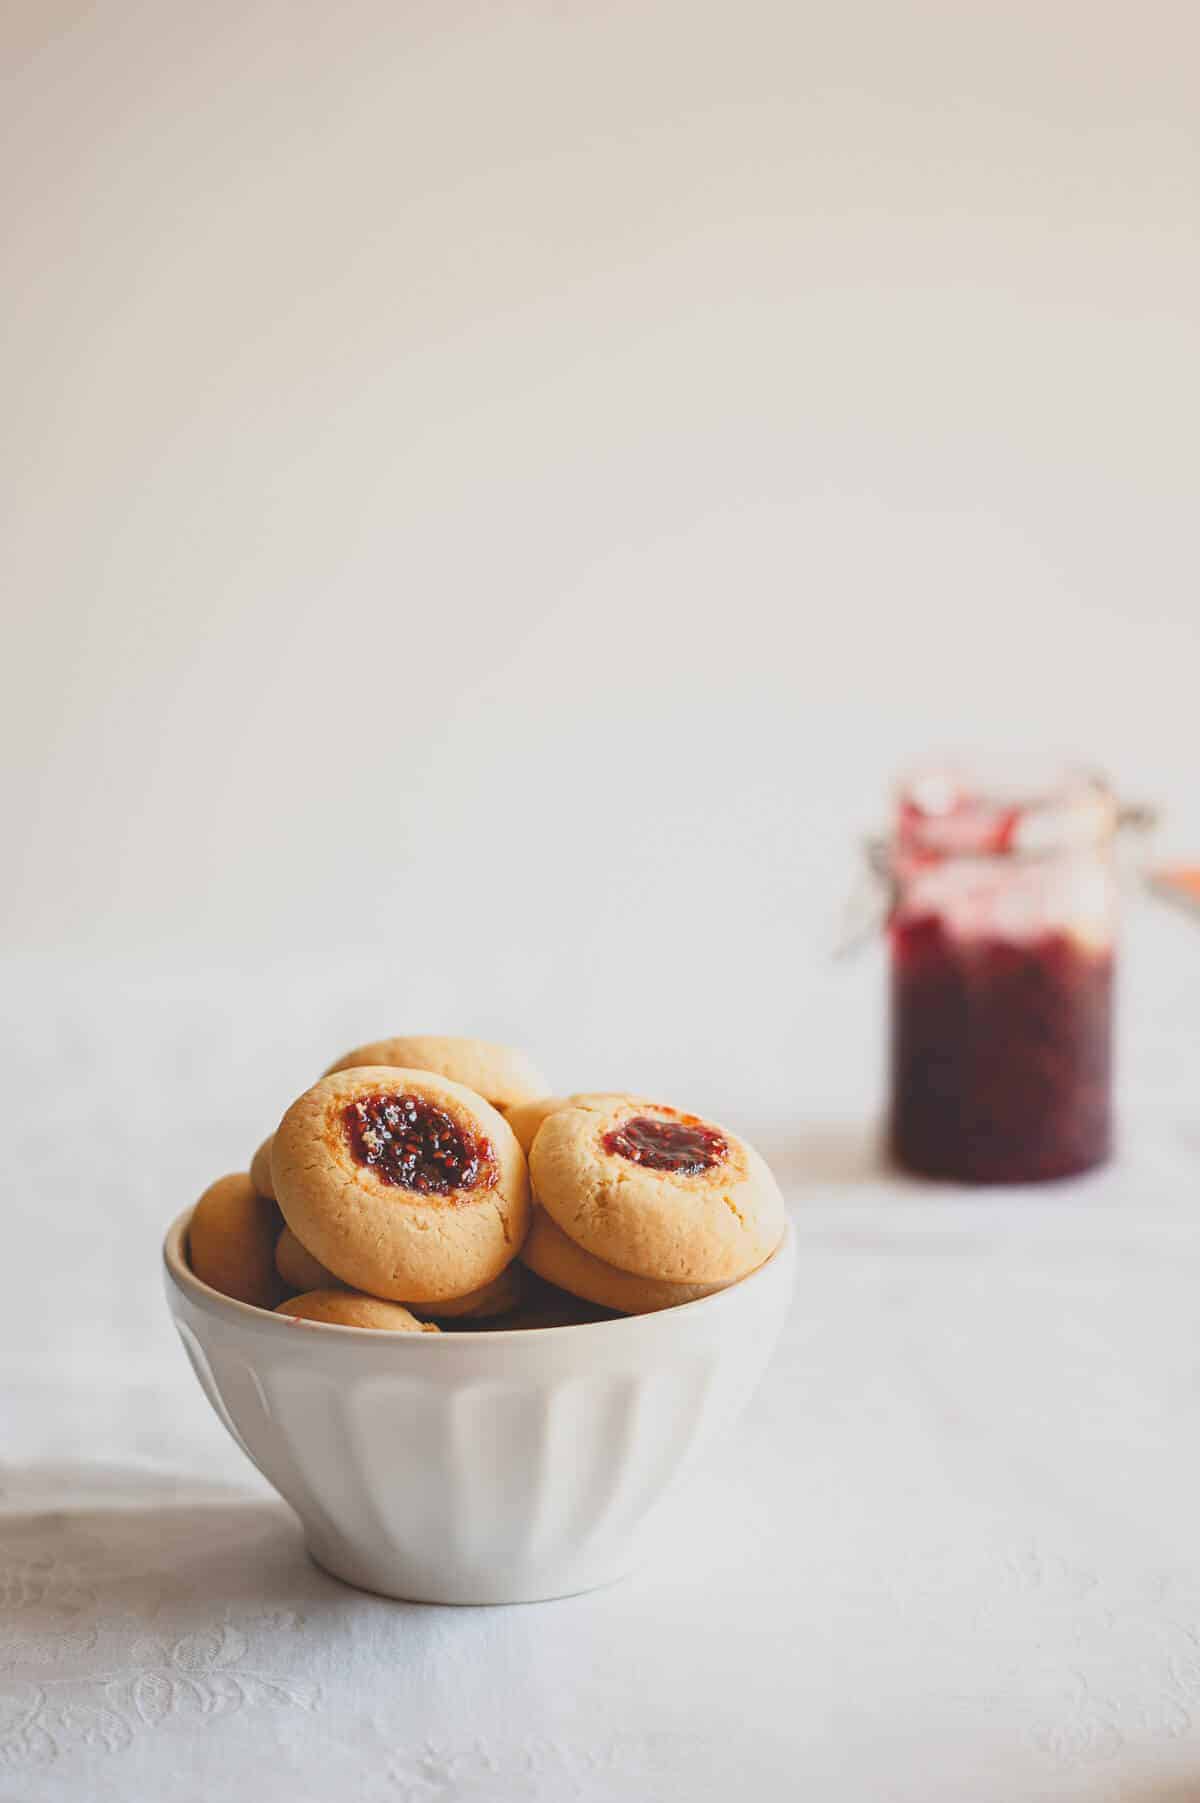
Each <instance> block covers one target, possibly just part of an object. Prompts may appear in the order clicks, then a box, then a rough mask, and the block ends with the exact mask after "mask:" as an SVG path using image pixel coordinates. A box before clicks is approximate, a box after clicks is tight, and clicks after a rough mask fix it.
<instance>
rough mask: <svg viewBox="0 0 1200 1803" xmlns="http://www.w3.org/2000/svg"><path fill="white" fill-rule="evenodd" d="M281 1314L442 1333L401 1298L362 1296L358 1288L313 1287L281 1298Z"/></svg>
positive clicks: (397, 1330) (337, 1323)
mask: <svg viewBox="0 0 1200 1803" xmlns="http://www.w3.org/2000/svg"><path fill="white" fill-rule="evenodd" d="M275 1313H276V1314H277V1315H294V1316H295V1318H296V1320H297V1321H325V1322H328V1323H329V1324H330V1325H331V1326H334V1327H376V1328H382V1329H383V1330H384V1332H386V1333H439V1332H440V1331H441V1329H440V1328H438V1327H436V1326H435V1325H434V1323H433V1322H432V1321H418V1320H417V1317H416V1316H415V1315H410V1314H409V1312H408V1310H407V1309H406V1308H402V1307H401V1305H400V1304H399V1303H398V1302H381V1301H380V1299H379V1297H378V1296H360V1295H359V1294H357V1292H356V1291H354V1290H310V1291H309V1292H308V1294H307V1295H306V1296H293V1297H292V1298H291V1300H290V1302H281V1303H280V1304H279V1307H278V1308H277V1309H276V1310H275Z"/></svg>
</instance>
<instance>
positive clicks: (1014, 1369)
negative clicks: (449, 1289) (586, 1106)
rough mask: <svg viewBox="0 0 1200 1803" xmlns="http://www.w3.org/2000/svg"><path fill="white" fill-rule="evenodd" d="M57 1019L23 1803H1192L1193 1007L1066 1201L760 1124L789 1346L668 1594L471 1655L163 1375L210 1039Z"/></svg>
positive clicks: (829, 1127)
mask: <svg viewBox="0 0 1200 1803" xmlns="http://www.w3.org/2000/svg"><path fill="white" fill-rule="evenodd" d="M1195 987H1196V985H1195V982H1194V980H1193V983H1192V994H1191V1002H1192V1003H1194V1001H1195ZM26 999H27V1000H28V1005H29V1012H28V1014H24V1015H23V1014H22V1013H21V1008H20V1006H18V1008H17V1011H16V1015H15V1019H16V1021H17V1024H18V1034H17V1038H18V1039H19V1040H20V1045H19V1050H18V1051H14V1052H13V1055H12V1056H11V1058H9V1059H8V1060H7V1062H6V1064H5V1067H4V1071H3V1080H4V1083H5V1085H6V1093H7V1094H8V1096H9V1098H10V1101H13V1102H15V1107H14V1109H13V1112H12V1124H11V1126H10V1128H9V1130H8V1148H7V1151H8V1157H9V1161H10V1185H9V1189H10V1196H9V1203H8V1207H9V1209H10V1211H11V1212H10V1219H12V1220H15V1223H16V1226H15V1232H16V1235H17V1241H16V1246H17V1255H16V1256H14V1258H13V1260H12V1262H10V1265H9V1267H8V1269H9V1283H8V1286H7V1292H6V1308H5V1315H6V1322H5V1328H4V1351H5V1360H6V1367H7V1369H8V1372H9V1377H10V1382H9V1385H8V1388H7V1392H6V1398H5V1403H4V1425H5V1432H4V1435H3V1453H4V1459H5V1466H4V1487H3V1495H2V1497H0V1511H2V1513H0V1803H51V1800H53V1803H59V1800H65V1799H71V1800H72V1803H79V1800H81V1799H87V1800H88V1803H108V1800H110V1799H111V1800H114V1803H115V1800H117V1799H119V1800H121V1803H128V1800H129V1799H139V1800H141V1799H147V1800H149V1799H151V1798H153V1799H154V1803H173V1800H175V1799H181V1800H188V1803H190V1800H191V1799H197V1800H199V1799H204V1803H225V1800H226V1799H228V1800H230V1803H232V1800H233V1799H235V1798H236V1799H237V1800H238V1803H243V1800H244V1798H245V1796H246V1795H247V1794H251V1795H253V1796H254V1797H255V1800H256V1803H284V1800H285V1799H286V1803H307V1800H308V1799H313V1800H316V1799H322V1800H324V1799H329V1798H333V1797H354V1798H356V1799H359V1800H361V1803H509V1800H510V1799H511V1800H513V1803H515V1800H517V1799H528V1798H533V1799H538V1800H541V1799H545V1800H546V1803H572V1800H575V1803H602V1800H604V1803H607V1800H608V1799H610V1798H611V1799H616V1798H618V1797H620V1798H623V1799H624V1798H635V1799H658V1798H662V1799H664V1800H665V1799H676V1798H679V1797H684V1796H687V1797H699V1798H707V1797H713V1798H716V1797H725V1796H727V1795H729V1794H730V1792H731V1791H733V1790H735V1789H736V1790H737V1791H740V1792H743V1793H744V1794H747V1795H751V1796H754V1797H756V1798H759V1799H765V1800H768V1803H771V1800H773V1799H776V1798H778V1799H784V1798H795V1797H800V1796H804V1797H809V1796H811V1797H819V1798H821V1799H826V1798H830V1799H832V1798H836V1799H838V1803H941V1800H942V1799H946V1800H947V1803H949V1800H950V1799H953V1800H954V1803H964V1799H968V1798H969V1799H970V1800H971V1803H992V1800H993V1799H994V1800H995V1803H1014V1800H1015V1799H1022V1800H1024V1799H1043V1798H1045V1799H1050V1798H1053V1799H1056V1800H1057V1799H1074V1798H1087V1799H1118V1798H1119V1799H1123V1800H1126V1799H1127V1800H1129V1803H1184V1800H1185V1799H1188V1798H1200V1534H1198V1531H1197V1525H1196V1524H1197V1501H1198V1498H1197V1480H1198V1478H1200V1459H1198V1457H1197V1450H1196V1448H1197V1440H1198V1431H1200V1349H1198V1341H1197V1333H1196V1314H1197V1309H1196V1297H1197V1294H1198V1293H1200V1226H1198V1220H1200V1119H1198V1118H1197V1115H1196V1113H1195V1112H1194V1111H1193V1110H1192V1109H1191V1107H1190V1102H1191V1099H1192V1096H1193V1095H1194V1090H1193V1089H1192V1088H1191V1087H1190V1081H1189V1073H1190V1072H1191V1071H1192V1070H1194V1058H1192V1057H1191V1056H1190V1054H1191V1052H1192V1051H1193V1050H1194V1045H1195V1037H1194V1032H1193V1024H1194V1021H1195V1018H1196V1016H1195V1013H1194V1012H1193V1011H1192V1008H1191V1007H1190V1006H1189V1008H1188V1009H1187V1010H1186V1011H1185V1010H1182V1009H1181V1010H1180V1012H1179V1014H1178V1016H1177V1017H1173V1018H1172V1019H1171V1020H1169V1021H1168V1020H1160V1021H1158V1022H1157V1023H1156V1024H1155V1026H1154V1029H1153V1031H1143V1032H1141V1036H1140V1038H1139V1040H1138V1043H1137V1045H1136V1047H1135V1048H1134V1052H1135V1056H1133V1058H1132V1060H1131V1061H1127V1064H1130V1069H1129V1081H1128V1083H1127V1086H1126V1090H1127V1095H1126V1108H1125V1133H1124V1136H1123V1143H1122V1149H1121V1155H1120V1158H1119V1160H1118V1162H1117V1164H1116V1165H1115V1166H1114V1167H1113V1168H1112V1169H1111V1170H1109V1171H1108V1172H1106V1173H1104V1174H1103V1175H1100V1176H1098V1177H1095V1178H1092V1179H1089V1180H1086V1181H1082V1182H1079V1183H1074V1184H1068V1185H1063V1186H1056V1187H1053V1188H1048V1189H1043V1190H1041V1191H1037V1192H1033V1191H1027V1192H1005V1193H984V1194H967V1193H964V1192H959V1191H955V1190H953V1189H933V1188H927V1187H923V1186H921V1185H917V1184H911V1183H905V1182H903V1181H901V1180H899V1179H897V1178H895V1177H893V1176H891V1175H889V1174H888V1173H887V1172H885V1171H884V1170H882V1169H881V1168H880V1167H879V1165H878V1163H877V1160H876V1157H875V1153H874V1148H873V1143H872V1135H871V1132H870V1129H869V1126H868V1125H867V1124H866V1123H868V1122H869V1120H870V1118H871V1108H870V1104H869V1099H868V1098H867V1097H866V1096H865V1095H864V1098H863V1102H862V1105H861V1106H860V1107H858V1108H854V1109H850V1110H848V1111H847V1112H846V1114H845V1115H844V1117H843V1118H841V1119H834V1118H830V1119H827V1120H824V1121H822V1122H821V1123H819V1124H818V1123H809V1124H806V1125H799V1126H794V1127H791V1128H775V1129H772V1127H771V1125H770V1123H769V1122H767V1123H765V1125H764V1127H763V1130H762V1134H761V1139H762V1143H763V1147H764V1150H765V1151H766V1152H767V1153H768V1155H769V1156H770V1157H771V1158H772V1159H773V1161H774V1162H775V1164H776V1167H777V1169H778V1170H779V1173H780V1176H781V1179H782V1181H783V1182H784V1184H785V1187H786V1189H787V1191H788V1194H789V1199H790V1202H791V1206H792V1211H793V1219H794V1221H795V1224H796V1229H797V1233H798V1236H799V1241H800V1252H801V1258H800V1269H799V1277H798V1284H797V1292H796V1299H795V1305H794V1308H793V1310H792V1314H791V1318H790V1321H789V1325H788V1327H787V1329H786V1332H785V1336H784V1341H783V1343H782V1345H781V1348H780V1351H779V1354H778V1356H777V1358H776V1360H775V1363H774V1365H773V1367H772V1369H771V1371H770V1374H769V1376H768V1378H767V1380H766V1382H765V1384H764V1386H763V1388H762V1389H761V1391H760V1392H759V1394H758V1396H757V1398H756V1399H755V1401H754V1402H753V1404H752V1405H751V1407H750V1409H749V1412H748V1414H747V1415H746V1417H745V1418H744V1420H743V1422H742V1423H741V1425H740V1426H739V1428H738V1429H737V1431H736V1433H735V1434H734V1436H733V1437H732V1438H731V1439H730V1440H729V1441H728V1442H727V1443H726V1444H725V1445H724V1446H723V1447H722V1448H720V1449H719V1451H718V1452H717V1453H716V1454H715V1456H714V1457H713V1459H712V1460H711V1461H710V1463H709V1465H708V1466H707V1467H706V1468H705V1469H704V1470H703V1471H702V1472H701V1473H700V1474H699V1475H698V1476H697V1477H696V1479H695V1481H694V1482H693V1484H692V1486H691V1488H690V1490H689V1492H688V1493H687V1495H686V1496H685V1497H684V1498H682V1499H681V1504H680V1507H679V1509H678V1512H677V1531H676V1532H675V1533H674V1535H673V1536H672V1538H671V1541H670V1544H669V1548H668V1550H667V1551H666V1552H664V1553H663V1554H662V1555H661V1556H660V1557H659V1558H658V1560H657V1562H656V1563H655V1564H654V1565H653V1567H652V1568H650V1569H646V1570H643V1571H642V1572H641V1573H640V1574H638V1575H636V1576H635V1577H633V1578H632V1579H630V1580H628V1581H626V1582H625V1583H623V1584H621V1585H618V1586H616V1587H614V1588H612V1589H610V1590H607V1591H603V1592H600V1593H596V1594H594V1595H591V1596H585V1597H579V1598H574V1599H571V1600H568V1601H563V1602H558V1603H552V1604H544V1605H538V1606H531V1607H523V1608H507V1609H483V1610H470V1609H466V1610H462V1609H458V1610H456V1609H441V1608H427V1607H419V1606H411V1605H405V1604H398V1603H389V1602H386V1601H383V1600H379V1599H375V1598H371V1597H368V1596H363V1595H359V1594H357V1593H355V1592H354V1591H351V1590H348V1589H346V1588H343V1587H342V1586H341V1585H339V1584H337V1583H336V1582H334V1581H333V1580H331V1579H329V1578H327V1577H325V1576H324V1575H323V1574H322V1573H320V1572H319V1571H317V1570H316V1569H314V1568H313V1566H312V1565H310V1564H309V1562H308V1561H307V1559H306V1557H305V1554H304V1552H303V1549H302V1546H301V1542H300V1535H299V1531H298V1528H297V1524H296V1522H295V1520H294V1519H293V1517H292V1516H291V1515H290V1513H289V1511H288V1510H287V1509H286V1508H285V1507H284V1506H283V1505H282V1504H281V1503H279V1502H278V1501H277V1500H276V1499H275V1498H274V1497H273V1495H272V1494H271V1492H270V1491H268V1490H267V1488H266V1487H265V1485H264V1484H263V1483H262V1482H261V1480H259V1479H258V1478H257V1476H256V1474H255V1473H254V1472H253V1471H251V1470H250V1469H249V1468H248V1467H247V1465H246V1464H245V1462H244V1460H243V1459H242V1457H241V1455H240V1453H238V1451H237V1449H236V1448H235V1447H234V1446H233V1444H232V1443H231V1442H230V1441H229V1440H227V1439H226V1437H225V1435H224V1433H223V1430H222V1429H221V1428H220V1426H219V1425H218V1423H217V1421H216V1420H215V1418H214V1417H213V1416H212V1415H211V1413H210V1412H209V1410H208V1406H207V1404H206V1403H205V1402H204V1400H203V1398H202V1396H201V1394H200V1391H199V1389H198V1388H197V1386H196V1385H195V1383H194V1381H193V1379H192V1377H191V1374H190V1372H189V1371H188V1368H187V1365H186V1362H185V1360H184V1357H183V1355H182V1352H181V1351H180V1349H179V1347H178V1346H177V1345H176V1343H175V1341H174V1338H173V1335H172V1332H171V1328H170V1324H169V1322H168V1320H167V1317H166V1311H165V1308H164V1306H163V1304H162V1301H161V1296H160V1294H159V1289H158V1277H157V1272H156V1263H157V1256H158V1237H159V1233H160V1229H161V1227H162V1225H164V1224H165V1222H166V1220H167V1219H168V1218H169V1217H170V1216H171V1215H172V1214H173V1213H174V1212H175V1210H176V1208H177V1206H178V1204H179V1200H180V1197H181V1196H183V1197H186V1195H187V1193H189V1187H190V1189H191V1190H194V1189H195V1188H197V1187H199V1184H198V1182H197V1178H196V1172H197V1168H198V1166H197V1161H198V1159H205V1160H207V1159H210V1157H211V1160H212V1163H213V1164H215V1165H216V1167H217V1168H220V1164H221V1162H225V1163H228V1162H229V1159H228V1156H227V1155H226V1154H223V1152H222V1151H221V1150H219V1149H218V1148H219V1147H220V1146H223V1145H224V1143H225V1142H224V1140H223V1139H222V1138H221V1133H222V1132H223V1129H222V1128H221V1127H220V1125H219V1123H220V1119H221V1103H220V1101H219V1100H218V1099H214V1100H213V1101H212V1103H211V1104H210V1106H209V1109H208V1111H207V1112H208V1113H210V1114H211V1117H212V1118H211V1120H210V1121H207V1122H204V1121H202V1122H201V1124H200V1126H199V1127H198V1128H197V1129H196V1131H194V1132H193V1131H192V1130H191V1127H190V1126H189V1129H188V1131H187V1132H182V1131H180V1130H178V1129H173V1127H172V1123H178V1122H180V1121H184V1120H186V1121H188V1122H189V1123H191V1122H194V1121H195V1120H196V1118H197V1115H198V1113H203V1112H204V1111H202V1110H198V1108H197V1102H196V1097H197V1095H198V1094H204V1093H205V1090H204V1082H205V1081H206V1080H207V1077H208V1076H210V1075H211V1073H210V1072H209V1071H208V1070H207V1066H206V1063H205V1060H206V1059H209V1058H210V1054H211V1057H215V1056H216V1055H217V1054H216V1051H215V1050H214V1049H213V1048H215V1047H218V1046H219V1044H220V1043H221V1041H220V1035H219V1034H216V1035H214V1033H213V1031H212V1030H210V1029H211V1021H210V1020H209V1014H208V1013H206V1012H205V1008H204V1007H203V1006H202V1005H201V1004H199V1003H197V1004H196V1005H195V1007H193V1009H192V1012H191V1014H190V1015H188V1017H187V1019H186V1021H185V1022H183V1024H182V1025H170V1024H168V1023H170V1022H179V1021H180V1019H181V1016H180V1010H179V1006H178V999H177V998H175V999H173V1000H172V1001H171V1003H170V1005H169V1006H168V1005H167V1003H166V1002H164V1003H163V1004H162V1006H161V1007H159V1006H157V1005H155V1006H151V1004H150V1003H149V1002H148V1001H147V999H146V997H145V996H142V997H140V998H133V999H131V998H129V997H128V996H126V997H125V1001H124V1004H123V1005H122V1007H120V1008H117V1007H116V1005H115V1004H113V1006H111V1007H110V1008H109V1010H108V1012H107V1014H97V1013H96V1012H95V1007H94V1002H95V998H94V997H93V998H92V999H91V1000H88V999H87V998H84V999H83V1000H79V999H78V998H77V999H76V1001H75V1002H73V1003H70V1004H68V1003H66V1002H64V1003H63V1004H62V1006H61V1007H60V1008H59V1009H58V1012H57V1013H56V1014H55V1016H54V1020H53V1021H52V1022H51V1023H50V1025H47V1024H46V1014H45V1008H44V998H42V1002H41V1004H40V1006H41V1012H40V1014H38V1015H37V1021H39V1022H40V1023H41V1024H40V1025H36V1024H35V1013H34V1003H35V999H36V998H34V997H33V996H30V997H28V998H26ZM89 1009H91V1010H92V1012H91V1013H89ZM212 1009H213V1010H216V1011H217V1012H219V1009H217V1004H215V1003H214V1004H212ZM81 1023H82V1024H81ZM206 1023H208V1024H207V1025H206ZM206 1035H207V1037H206ZM135 1039H136V1040H137V1042H138V1044H139V1045H140V1046H141V1047H142V1048H143V1051H142V1056H141V1058H140V1061H135V1063H134V1067H133V1072H132V1075H131V1074H130V1064H129V1059H128V1058H126V1057H123V1056H122V1057H115V1056H114V1055H113V1046H114V1044H116V1045H118V1046H121V1047H124V1048H125V1049H126V1050H128V1047H129V1045H130V1044H131V1043H132V1041H133V1040H135ZM332 1043H336V1040H333V1041H332ZM206 1047H208V1048H209V1049H208V1050H206V1049H205V1048H206ZM198 1048H199V1049H198ZM47 1083H52V1084H53V1086H54V1087H53V1093H54V1095H55V1131H54V1132H53V1133H52V1134H47V1133H46V1131H45V1126H44V1113H45V1104H44V1097H45V1095H46V1093H47ZM245 1131H246V1136H247V1138H248V1139H249V1137H250V1129H249V1125H247V1127H246V1129H245ZM148 1146H150V1147H152V1148H153V1155H152V1156H148V1155H147V1150H146V1149H147V1147H148Z"/></svg>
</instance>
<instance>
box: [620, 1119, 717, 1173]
mask: <svg viewBox="0 0 1200 1803" xmlns="http://www.w3.org/2000/svg"><path fill="white" fill-rule="evenodd" d="M602 1143H603V1146H604V1150H605V1151H606V1152H616V1153H619V1154H620V1156H621V1157H622V1158H628V1159H629V1161H630V1163H631V1164H640V1165H641V1166H642V1168H643V1169H644V1170H647V1171H670V1172H672V1174H673V1175H675V1176H677V1177H695V1176H697V1175H698V1174H699V1172H701V1171H708V1170H711V1169H712V1167H713V1165H715V1164H719V1163H720V1162H721V1160H722V1159H723V1158H724V1157H725V1155H726V1154H727V1152H728V1151H729V1146H728V1143H727V1142H726V1140H725V1139H724V1138H723V1137H722V1135H721V1134H719V1133H718V1132H717V1130H716V1128H715V1127H706V1126H705V1125H704V1122H703V1121H701V1120H697V1118H696V1117H695V1115H684V1116H683V1117H682V1119H680V1120H675V1121H656V1120H652V1119H651V1117H650V1116H649V1115H645V1114H636V1115H634V1116H633V1117H632V1119H630V1120H627V1121H622V1122H621V1124H620V1126H619V1127H612V1128H610V1130H609V1131H608V1132H607V1133H606V1134H605V1135H604V1139H603V1142H602Z"/></svg>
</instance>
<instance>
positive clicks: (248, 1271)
mask: <svg viewBox="0 0 1200 1803" xmlns="http://www.w3.org/2000/svg"><path fill="white" fill-rule="evenodd" d="M278 1234H279V1214H278V1211H277V1210H276V1207H275V1204H274V1203H273V1202H269V1201H268V1200H267V1198H266V1197H265V1196H260V1195H259V1193H258V1191H257V1190H256V1189H255V1187H254V1185H253V1183H251V1181H250V1178H249V1176H248V1175H247V1174H246V1173H245V1172H244V1171H239V1172H237V1173H236V1174H235V1175H232V1176H229V1177H218V1178H217V1181H216V1182H215V1183H213V1184H210V1185H209V1187H208V1189H206V1190H205V1192H204V1194H203V1195H202V1196H201V1198H200V1200H199V1201H198V1202H197V1204H196V1206H195V1208H194V1209H193V1210H192V1218H191V1222H190V1224H189V1226H188V1253H189V1256H190V1258H191V1264H192V1270H193V1271H194V1272H195V1273H196V1276H197V1277H198V1278H199V1279H200V1281H201V1282H202V1283H207V1284H209V1285H211V1287H212V1288H213V1289H214V1290H220V1292H221V1294H222V1295H223V1296H232V1297H233V1299H234V1301H235V1302H252V1303H254V1304H255V1306H256V1307H258V1308H274V1306H275V1304H276V1303H277V1302H278V1300H279V1298H280V1295H281V1294H282V1289H283V1286H282V1284H281V1283H280V1281H279V1276H278V1273H277V1272H276V1269H275V1241H276V1238H277V1237H278Z"/></svg>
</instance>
